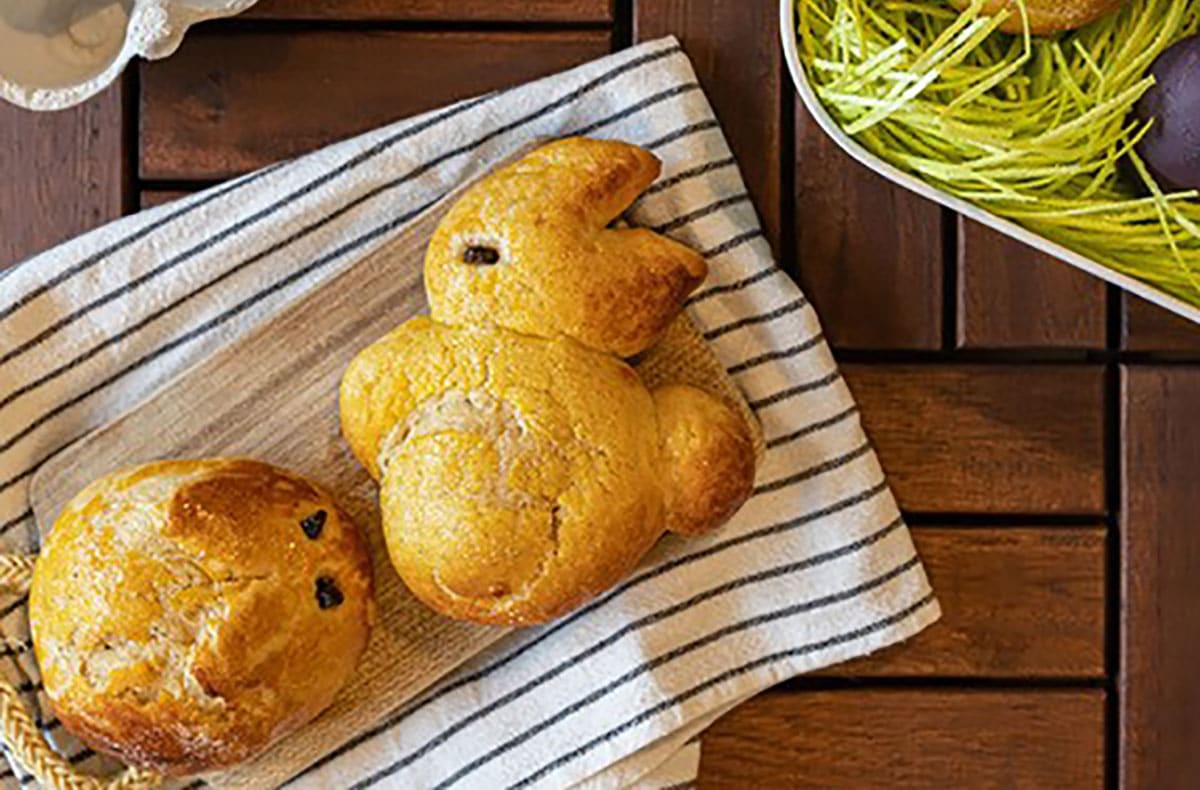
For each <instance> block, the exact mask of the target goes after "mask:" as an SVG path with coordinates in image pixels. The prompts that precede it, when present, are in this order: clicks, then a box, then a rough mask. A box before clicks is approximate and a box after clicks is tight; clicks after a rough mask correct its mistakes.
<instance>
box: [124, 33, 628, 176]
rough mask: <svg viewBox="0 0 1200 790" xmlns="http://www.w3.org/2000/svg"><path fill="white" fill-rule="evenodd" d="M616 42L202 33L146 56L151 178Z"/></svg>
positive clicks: (403, 108) (576, 58)
mask: <svg viewBox="0 0 1200 790" xmlns="http://www.w3.org/2000/svg"><path fill="white" fill-rule="evenodd" d="M609 47H610V39H609V33H608V32H607V31H590V30H588V31H571V32H559V33H525V32H513V33H507V32H505V33H491V32H489V33H476V32H470V31H456V32H448V33H425V32H382V31H373V32H347V31H316V32H293V33H281V32H261V33H260V32H242V31H239V32H229V33H219V34H204V33H203V32H198V33H196V34H193V35H191V36H189V37H188V39H187V40H186V41H185V42H184V43H183V46H181V47H180V49H179V51H178V52H177V53H176V54H175V55H173V56H172V57H170V58H168V59H167V60H162V61H155V62H153V63H144V64H142V69H141V71H142V73H141V87H142V91H141V97H140V106H141V127H140V129H141V131H140V141H141V160H140V172H141V176H142V178H148V179H215V178H225V177H228V176H230V175H233V174H236V173H241V172H245V171H248V170H253V169H255V168H258V167H261V166H263V165H266V164H269V163H271V162H274V161H278V160H280V159H286V158H289V157H292V156H296V155H298V154H302V153H305V152H307V151H311V150H313V149H315V148H319V147H320V146H322V145H325V144H327V143H331V142H334V141H336V140H339V139H341V138H344V137H349V136H352V135H354V134H357V133H359V132H363V131H366V130H368V129H372V128H375V127H376V126H381V125H383V124H386V123H388V122H391V121H395V120H399V119H401V118H404V117H407V116H409V115H414V114H416V113H419V112H422V111H424V110H430V109H433V108H436V107H440V106H442V105H445V104H448V103H450V102H453V101H455V100H458V99H464V98H467V97H470V96H475V95H477V94H480V93H486V92H488V91H490V90H494V89H496V88H501V87H507V86H510V85H515V84H518V83H521V82H525V81H527V80H531V79H534V78H536V77H541V76H545V75H547V74H552V73H554V72H556V71H560V70H562V69H566V68H569V67H570V66H574V65H577V64H579V63H582V62H584V61H587V60H590V59H592V58H595V57H598V56H600V55H603V54H605V53H607V52H608V50H609ZM480 53H487V57H480Z"/></svg>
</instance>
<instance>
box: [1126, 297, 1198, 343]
mask: <svg viewBox="0 0 1200 790" xmlns="http://www.w3.org/2000/svg"><path fill="white" fill-rule="evenodd" d="M1121 306H1122V315H1121V319H1122V320H1121V345H1122V347H1123V348H1125V349H1127V350H1129V351H1182V352H1188V353H1190V354H1191V355H1192V356H1195V355H1196V354H1197V353H1200V326H1196V325H1195V324H1193V323H1192V322H1191V321H1188V320H1187V319H1185V318H1180V317H1179V316H1177V315H1175V314H1174V313H1170V312H1167V311H1166V310H1164V309H1163V308H1161V307H1159V306H1158V305H1155V304H1151V303H1150V302H1147V301H1146V300H1145V299H1139V298H1138V297H1136V296H1134V295H1132V294H1123V295H1122V300H1121Z"/></svg>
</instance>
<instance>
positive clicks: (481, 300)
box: [425, 137, 708, 357]
mask: <svg viewBox="0 0 1200 790" xmlns="http://www.w3.org/2000/svg"><path fill="white" fill-rule="evenodd" d="M659 167H660V166H659V162H658V160H657V159H655V158H654V156H653V155H652V154H650V153H649V152H648V151H645V150H643V149H641V148H638V147H637V146H634V145H629V144H628V143H621V142H617V141H612V140H590V139H587V138H583V137H572V138H568V139H565V140H559V141H557V142H554V143H550V144H549V145H545V146H542V147H541V148H538V149H537V150H535V151H533V152H532V153H530V154H529V155H528V156H526V157H524V158H522V159H521V160H519V161H518V162H516V163H515V164H512V165H509V166H508V167H505V168H501V169H500V170H497V171H496V172H495V173H492V174H491V175H489V176H488V177H487V178H484V179H483V180H481V181H480V182H479V183H478V184H476V185H475V186H474V187H472V188H471V189H470V190H468V191H467V193H466V194H464V195H463V196H462V197H461V198H460V199H459V200H458V202H457V203H455V204H454V206H453V208H451V209H450V212H449V213H448V214H447V215H446V217H445V219H443V220H442V222H441V224H439V225H438V229H437V231H436V232H435V233H434V236H433V239H432V240H431V241H430V243H429V249H428V251H427V252H426V254H425V287H426V290H427V291H428V294H429V304H430V312H431V314H432V315H433V318H434V319H435V320H437V321H439V322H441V323H444V324H454V325H462V324H497V325H500V326H504V327H508V328H510V329H514V330H516V331H519V332H523V333H526V334H532V335H543V336H545V335H551V334H555V333H561V334H563V335H566V336H568V337H572V338H574V339H576V340H578V341H579V342H581V343H583V344H585V345H587V346H590V347H592V348H595V349H598V350H601V351H608V352H611V353H614V354H617V355H619V356H623V357H629V356H633V355H634V354H637V353H639V352H641V351H643V350H645V349H646V348H648V347H649V346H650V345H652V344H653V343H654V342H655V341H656V340H658V338H659V337H661V336H662V334H663V332H665V331H666V328H667V326H668V325H669V324H670V322H671V321H672V320H673V319H674V318H675V316H677V315H678V314H679V311H680V309H681V308H682V306H683V301H684V299H685V298H687V295H688V294H689V293H691V292H692V290H693V289H695V288H696V286H698V285H699V284H700V283H701V282H702V281H703V280H704V277H705V276H706V274H707V272H708V269H707V265H706V264H705V261H704V258H702V257H701V256H700V255H699V254H697V253H696V252H695V251H693V250H691V249H689V248H688V247H685V246H684V245H682V244H679V243H677V242H674V241H671V240H670V239H668V238H666V237H664V236H659V235H658V234H656V233H652V232H650V231H648V230H643V229H633V230H628V229H626V230H620V229H609V228H607V226H608V224H609V223H611V222H612V221H613V220H614V219H616V218H617V217H618V216H619V215H620V213H621V212H622V211H624V210H625V209H626V208H628V206H629V205H630V204H631V203H632V202H633V201H634V199H635V198H636V197H637V196H638V194H640V193H641V191H642V190H643V189H645V188H646V187H647V186H649V185H650V183H651V182H652V181H654V179H655V178H656V177H657V176H658V173H659ZM472 248H479V249H487V250H493V251H494V253H495V260H494V261H492V260H491V257H492V254H491V253H488V254H487V257H486V258H485V257H483V255H482V253H481V254H480V255H479V256H473V254H472V253H471V252H469V251H470V250H471V249H472ZM467 259H472V260H470V261H469V260H467Z"/></svg>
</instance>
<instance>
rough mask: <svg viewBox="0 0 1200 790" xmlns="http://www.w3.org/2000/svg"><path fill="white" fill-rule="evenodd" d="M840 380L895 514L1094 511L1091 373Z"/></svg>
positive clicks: (1099, 490)
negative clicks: (854, 404)
mask: <svg viewBox="0 0 1200 790" xmlns="http://www.w3.org/2000/svg"><path fill="white" fill-rule="evenodd" d="M844 372H845V376H846V379H847V381H848V382H849V383H850V389H851V390H852V391H853V392H854V395H855V397H856V398H857V399H858V401H859V405H860V406H861V408H862V417H863V425H864V426H865V428H866V430H867V435H868V436H870V437H871V440H872V441H873V442H874V443H875V446H876V448H877V449H878V451H879V458H880V462H881V463H882V464H883V468H884V470H885V471H886V472H887V473H888V477H889V479H890V481H891V484H892V488H893V490H894V491H895V493H896V498H897V499H898V500H899V502H900V506H901V507H902V508H904V509H906V510H912V511H924V512H939V511H940V512H959V513H1004V512H1007V513H1090V514H1099V513H1103V512H1104V509H1105V498H1104V482H1105V470H1104V404H1105V393H1104V369H1103V368H1102V367H1100V366H1087V365H1071V366H1062V365H1027V366H1021V365H950V364H929V365H882V364H872V365H867V364H854V365H847V366H845V368H844Z"/></svg>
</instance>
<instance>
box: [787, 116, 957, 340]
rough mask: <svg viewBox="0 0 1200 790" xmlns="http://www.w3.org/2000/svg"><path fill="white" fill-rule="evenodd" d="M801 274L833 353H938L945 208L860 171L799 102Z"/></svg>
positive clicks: (797, 165) (798, 237) (798, 253)
mask: <svg viewBox="0 0 1200 790" xmlns="http://www.w3.org/2000/svg"><path fill="white" fill-rule="evenodd" d="M795 122H796V163H795V168H796V180H795V184H796V256H797V261H796V266H797V267H798V275H799V279H800V283H801V285H802V286H803V288H804V290H805V292H806V293H807V294H808V296H809V298H810V299H812V301H813V304H814V305H816V307H817V311H818V312H819V313H820V315H821V323H822V324H823V325H824V327H825V334H826V336H827V337H828V338H829V339H830V340H831V341H832V342H833V345H834V346H835V347H836V348H906V349H907V348H913V349H931V348H939V347H940V346H941V344H942V279H943V278H942V262H943V253H942V210H941V209H940V208H939V207H938V206H936V205H935V204H933V203H931V202H929V201H927V200H924V199H922V198H919V197H917V196H915V195H913V194H911V193H909V192H907V191H905V190H903V189H901V188H899V187H896V186H893V185H892V184H891V183H890V182H888V181H887V180H885V179H884V178H883V177H882V176H877V175H875V174H874V173H872V172H871V171H869V170H867V169H866V168H865V167H862V166H861V165H859V164H857V163H855V162H854V161H853V160H851V159H850V157H849V156H847V155H846V154H844V153H842V151H841V149H839V148H838V147H837V145H836V144H835V143H834V142H833V140H831V139H830V138H829V137H828V136H827V135H826V134H825V133H824V132H823V131H821V129H820V128H818V127H817V125H816V123H815V122H814V121H813V120H812V119H811V118H810V117H809V115H808V113H807V112H806V111H805V110H804V107H803V106H802V105H801V104H800V101H799V99H797V100H796V119H795Z"/></svg>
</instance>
